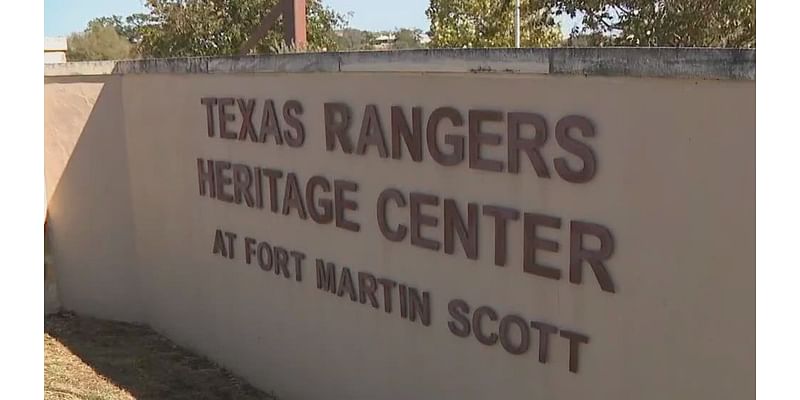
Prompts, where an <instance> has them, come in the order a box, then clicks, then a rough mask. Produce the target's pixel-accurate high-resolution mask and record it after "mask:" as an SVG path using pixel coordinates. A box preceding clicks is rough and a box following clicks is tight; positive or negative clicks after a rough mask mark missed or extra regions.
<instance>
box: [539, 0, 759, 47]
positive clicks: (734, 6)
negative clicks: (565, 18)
mask: <svg viewBox="0 0 800 400" xmlns="http://www.w3.org/2000/svg"><path fill="white" fill-rule="evenodd" d="M545 1H546V3H547V5H548V6H549V7H551V8H552V9H553V10H554V11H555V13H556V14H557V15H560V14H563V13H566V14H568V15H570V16H571V17H576V16H578V17H580V18H581V19H582V27H580V28H578V29H575V30H574V31H573V36H577V35H594V36H593V37H598V36H597V35H600V36H599V37H601V38H602V41H601V42H602V43H601V44H605V45H621V46H675V47H679V46H680V47H694V46H699V47H755V45H756V4H755V0H611V1H609V0H545Z"/></svg>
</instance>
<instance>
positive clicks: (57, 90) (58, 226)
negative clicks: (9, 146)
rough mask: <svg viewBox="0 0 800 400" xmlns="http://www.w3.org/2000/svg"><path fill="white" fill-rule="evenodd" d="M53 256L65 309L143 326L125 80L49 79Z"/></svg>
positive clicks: (47, 175) (47, 106)
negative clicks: (126, 121) (125, 114)
mask: <svg viewBox="0 0 800 400" xmlns="http://www.w3.org/2000/svg"><path fill="white" fill-rule="evenodd" d="M44 109H45V117H44V121H45V140H44V142H45V148H44V152H45V183H46V194H47V205H48V210H47V214H48V226H47V229H48V232H47V234H48V235H49V238H48V239H49V241H48V247H49V248H48V251H49V252H50V253H51V257H50V260H51V262H52V265H50V270H51V271H53V272H55V277H56V280H57V283H58V293H59V297H60V303H61V306H63V307H65V308H67V309H73V310H78V311H81V312H85V313H89V314H92V315H96V316H99V317H104V318H113V319H119V320H130V321H141V320H143V316H142V311H141V306H142V304H141V301H140V300H139V295H140V292H139V288H138V277H137V273H138V263H137V262H136V258H137V256H136V251H135V241H134V230H133V223H134V221H133V219H132V211H133V210H132V207H131V198H130V185H129V178H128V169H129V164H128V152H127V145H126V141H127V138H126V135H125V127H124V118H123V108H122V79H121V77H119V76H110V75H108V76H93V77H53V78H46V79H45V104H44Z"/></svg>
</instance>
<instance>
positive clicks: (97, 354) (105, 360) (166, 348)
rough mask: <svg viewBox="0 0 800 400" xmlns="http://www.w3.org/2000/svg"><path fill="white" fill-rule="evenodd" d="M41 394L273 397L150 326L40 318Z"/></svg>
mask: <svg viewBox="0 0 800 400" xmlns="http://www.w3.org/2000/svg"><path fill="white" fill-rule="evenodd" d="M44 347H45V358H44V389H45V399H52V400H56V399H126V400H127V399H178V400H183V399H185V400H189V399H208V400H221V399H243V400H256V399H258V400H261V399H270V400H274V399H275V396H274V395H271V394H267V393H264V392H261V391H259V390H257V389H255V388H253V387H252V386H250V385H248V384H247V383H245V382H243V381H242V380H241V379H238V378H236V377H235V376H233V375H231V374H230V373H229V372H228V371H226V370H224V369H223V368H220V367H219V366H217V365H215V364H214V363H212V362H211V361H209V360H208V359H206V358H203V357H199V356H197V355H194V354H192V353H191V352H189V351H187V350H185V349H182V348H180V347H178V346H177V345H175V344H174V343H172V342H171V341H170V340H169V339H166V338H165V337H163V336H161V335H159V334H158V333H156V332H155V331H153V330H152V329H150V328H148V327H146V326H142V325H135V324H127V323H122V322H111V321H104V320H98V319H94V318H87V317H79V316H75V315H74V314H67V313H61V314H54V315H50V316H47V317H45V336H44Z"/></svg>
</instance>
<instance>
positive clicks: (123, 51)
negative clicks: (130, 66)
mask: <svg viewBox="0 0 800 400" xmlns="http://www.w3.org/2000/svg"><path fill="white" fill-rule="evenodd" d="M67 49H68V50H67V59H68V60H69V61H96V60H120V59H125V58H129V57H130V56H131V44H130V42H129V41H128V40H127V39H126V38H125V37H123V36H122V35H120V34H119V33H118V32H117V30H116V29H115V28H114V26H113V25H112V24H109V23H108V22H107V21H100V20H94V21H91V22H89V24H88V26H87V28H86V30H84V31H83V32H79V33H73V34H71V35H69V37H67Z"/></svg>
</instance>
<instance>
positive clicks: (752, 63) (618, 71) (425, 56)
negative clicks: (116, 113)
mask: <svg viewBox="0 0 800 400" xmlns="http://www.w3.org/2000/svg"><path fill="white" fill-rule="evenodd" d="M304 72H417V73H419V72H422V73H424V72H431V73H440V72H444V73H483V74H545V75H546V74H550V75H584V76H615V77H640V78H674V79H716V80H755V78H756V50H755V49H719V48H663V47H587V48H567V47H564V48H533V49H505V48H501V49H497V48H493V49H419V50H397V51H356V52H328V53H294V54H279V55H253V56H230V57H182V58H160V59H144V60H123V61H89V62H69V63H63V64H52V65H45V72H44V75H45V77H55V76H76V75H126V74H153V73H155V74H224V73H304Z"/></svg>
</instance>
